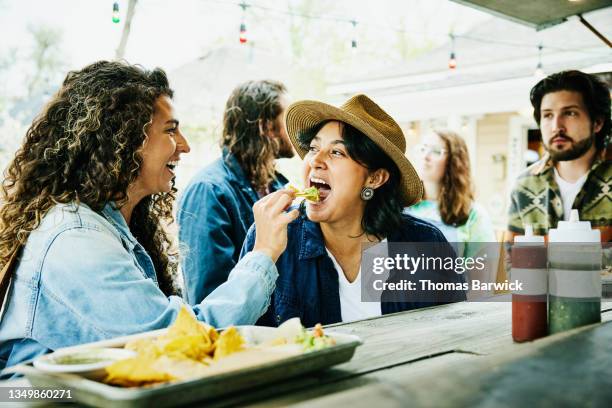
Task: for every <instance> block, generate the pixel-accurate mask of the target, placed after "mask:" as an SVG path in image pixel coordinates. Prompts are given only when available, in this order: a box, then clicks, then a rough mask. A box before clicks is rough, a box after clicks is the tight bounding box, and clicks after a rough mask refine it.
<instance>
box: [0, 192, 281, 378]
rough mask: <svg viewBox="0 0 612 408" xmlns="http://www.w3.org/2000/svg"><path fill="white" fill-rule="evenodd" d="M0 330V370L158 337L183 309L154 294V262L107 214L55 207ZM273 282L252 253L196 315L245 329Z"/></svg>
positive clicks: (119, 220) (27, 254) (25, 256)
mask: <svg viewBox="0 0 612 408" xmlns="http://www.w3.org/2000/svg"><path fill="white" fill-rule="evenodd" d="M13 273H14V275H13V280H12V284H11V287H10V289H9V290H10V291H9V295H8V304H7V309H6V313H5V315H4V316H3V317H2V321H1V322H0V368H4V367H5V366H11V365H14V364H17V363H19V362H22V361H25V360H28V359H30V358H33V357H35V356H37V355H39V354H43V353H46V352H48V351H49V350H54V349H57V348H60V347H66V346H72V345H76V344H80V343H86V342H93V341H98V340H103V339H108V338H112V337H116V336H123V335H128V334H134V333H140V332H144V331H148V330H155V329H160V328H164V327H167V326H168V325H169V324H171V323H172V322H173V321H174V319H175V317H176V315H177V313H178V311H179V310H180V309H181V307H182V306H183V305H184V302H183V301H182V299H181V298H180V297H177V296H170V297H167V296H166V295H164V293H163V292H162V291H161V290H160V289H159V286H158V284H157V278H156V274H155V270H154V266H153V262H152V260H151V258H150V257H149V255H148V254H147V252H146V251H145V249H144V248H143V247H142V246H141V245H140V243H139V242H138V241H137V240H136V239H135V238H134V236H133V235H132V234H131V233H130V230H129V228H128V225H127V224H126V222H125V219H124V218H123V216H122V215H121V213H120V212H119V211H118V210H117V209H116V208H115V206H114V204H108V205H107V206H106V207H105V208H104V209H103V211H102V212H101V213H97V212H94V211H92V210H91V209H90V208H89V207H88V206H86V205H84V204H80V205H78V206H77V205H76V204H60V205H56V206H55V207H53V208H52V209H51V210H50V211H49V212H48V213H47V214H46V215H45V217H44V218H43V220H42V221H41V223H40V226H39V227H38V228H37V229H36V230H34V231H33V232H32V233H31V234H30V235H29V237H28V240H27V242H26V245H25V246H24V249H23V251H22V254H21V258H20V261H19V264H18V266H17V267H16V269H15V271H14V272H13ZM277 276H278V273H277V271H276V267H275V266H274V264H273V262H272V260H271V259H270V258H269V257H268V256H266V255H264V254H262V253H258V252H253V253H251V254H249V255H248V256H247V257H245V258H244V259H243V260H241V261H240V263H239V264H238V265H237V266H236V268H234V270H233V271H232V273H231V274H230V277H229V280H228V281H227V283H226V284H224V285H222V286H220V287H219V288H218V289H217V290H216V291H215V292H214V293H212V294H211V295H210V296H209V297H208V298H207V299H205V300H204V301H203V302H202V303H200V304H199V305H197V306H194V307H192V310H193V312H194V313H195V315H196V317H197V318H198V319H199V320H201V321H205V322H207V323H209V324H212V325H214V326H217V327H219V326H227V325H230V324H236V325H238V324H253V323H255V322H256V321H257V319H258V318H259V317H260V316H261V315H262V314H263V313H264V312H265V311H266V309H267V307H268V306H269V302H270V296H271V294H272V291H273V290H274V283H275V280H276V278H277Z"/></svg>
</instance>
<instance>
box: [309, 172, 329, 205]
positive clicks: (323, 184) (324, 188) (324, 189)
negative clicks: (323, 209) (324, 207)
mask: <svg viewBox="0 0 612 408" xmlns="http://www.w3.org/2000/svg"><path fill="white" fill-rule="evenodd" d="M308 187H316V189H317V190H319V202H323V201H325V200H326V199H327V197H329V195H330V193H331V190H332V188H331V186H330V185H329V184H328V182H327V181H326V180H324V179H322V178H320V177H313V176H311V177H310V179H309V180H308Z"/></svg>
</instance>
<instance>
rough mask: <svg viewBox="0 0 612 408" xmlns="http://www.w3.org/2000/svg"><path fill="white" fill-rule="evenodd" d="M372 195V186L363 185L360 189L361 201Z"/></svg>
mask: <svg viewBox="0 0 612 408" xmlns="http://www.w3.org/2000/svg"><path fill="white" fill-rule="evenodd" d="M372 197H374V189H373V188H372V187H364V188H362V189H361V199H362V200H363V201H368V200H371V199H372Z"/></svg>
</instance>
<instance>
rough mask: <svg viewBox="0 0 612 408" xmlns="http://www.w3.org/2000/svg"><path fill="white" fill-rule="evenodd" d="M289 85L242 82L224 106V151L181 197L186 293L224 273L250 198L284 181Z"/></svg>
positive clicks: (248, 215)
mask: <svg viewBox="0 0 612 408" xmlns="http://www.w3.org/2000/svg"><path fill="white" fill-rule="evenodd" d="M287 105H288V101H287V89H286V88H285V86H284V85H283V84H282V83H280V82H277V81H265V80H264V81H248V82H245V83H243V84H241V85H239V86H238V87H236V88H235V89H234V91H233V92H232V94H231V95H230V97H229V99H228V100H227V103H226V106H225V113H224V115H223V134H222V137H221V142H220V144H221V148H222V157H221V158H219V159H217V160H216V161H214V162H213V163H211V164H210V165H208V166H206V167H205V168H203V169H202V170H200V171H199V172H198V173H197V174H196V175H195V176H194V178H193V179H192V180H191V181H190V183H189V185H188V186H187V188H186V189H185V191H184V192H183V194H182V196H181V197H180V200H179V205H178V211H177V221H178V225H179V242H180V245H181V251H183V258H182V264H181V266H182V271H183V278H184V284H185V296H186V299H187V301H188V302H189V303H190V304H197V303H199V302H201V301H202V299H204V298H205V297H206V296H208V294H210V293H211V292H212V291H213V290H215V288H217V287H218V286H219V285H221V284H222V283H223V282H225V281H226V280H227V277H228V275H229V273H230V271H231V270H232V268H234V266H235V265H236V263H237V262H238V257H239V255H240V249H241V248H242V242H243V241H244V237H245V236H246V233H247V230H248V229H249V227H250V226H251V224H253V221H254V220H253V210H252V207H253V204H255V202H256V201H257V200H259V199H260V198H262V197H263V196H265V195H267V194H269V193H271V192H274V191H277V190H280V189H282V188H283V186H284V185H285V184H287V182H288V180H287V179H286V178H285V177H284V176H283V175H282V174H280V173H279V172H277V171H276V168H275V160H276V159H278V158H291V157H293V155H294V152H293V147H292V146H291V142H290V141H289V136H287V132H286V130H285V118H284V115H285V110H286V109H287Z"/></svg>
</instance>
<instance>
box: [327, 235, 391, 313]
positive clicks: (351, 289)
mask: <svg viewBox="0 0 612 408" xmlns="http://www.w3.org/2000/svg"><path fill="white" fill-rule="evenodd" d="M386 241H387V240H386V239H385V240H383V241H381V242H386ZM325 250H326V251H327V254H328V255H329V257H330V258H331V260H332V262H333V263H334V267H335V268H336V272H338V284H339V285H338V286H339V288H338V289H339V295H340V315H341V316H342V321H343V322H352V321H355V320H361V319H367V318H369V317H376V316H382V310H381V308H380V302H362V301H361V267H360V268H359V272H358V274H357V278H356V279H355V280H354V281H353V282H349V281H348V279H346V276H345V275H344V271H342V267H341V266H340V264H339V263H338V261H336V258H334V255H332V253H331V252H330V251H329V249H327V248H325Z"/></svg>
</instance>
